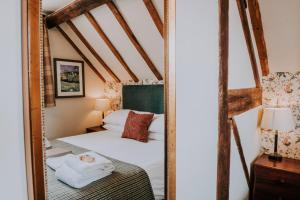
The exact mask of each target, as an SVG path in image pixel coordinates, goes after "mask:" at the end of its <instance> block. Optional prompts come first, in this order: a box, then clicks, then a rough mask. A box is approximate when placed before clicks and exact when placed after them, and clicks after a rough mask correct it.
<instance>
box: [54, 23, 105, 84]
mask: <svg viewBox="0 0 300 200" xmlns="http://www.w3.org/2000/svg"><path fill="white" fill-rule="evenodd" d="M56 28H57V30H58V31H59V32H60V33H61V34H62V35H63V36H64V38H65V39H66V40H67V41H68V42H69V44H70V45H71V46H72V47H73V48H74V50H75V51H76V52H77V53H78V54H79V55H80V56H81V58H82V59H83V60H84V62H86V63H87V64H88V66H89V67H90V68H91V70H93V71H94V72H95V74H96V75H97V76H98V77H99V78H100V79H101V80H102V81H103V82H106V80H105V78H104V77H103V76H102V75H101V74H100V72H99V71H98V70H97V69H96V68H95V66H94V65H93V64H92V63H91V61H90V60H89V59H88V58H87V57H86V56H85V55H84V54H83V53H82V51H81V50H80V49H79V48H78V47H77V46H76V44H75V43H74V42H73V41H72V39H71V38H70V37H69V36H68V35H67V34H66V33H65V31H64V30H62V28H60V27H59V26H57V27H56Z"/></svg>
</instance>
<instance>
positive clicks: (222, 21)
mask: <svg viewBox="0 0 300 200" xmlns="http://www.w3.org/2000/svg"><path fill="white" fill-rule="evenodd" d="M228 29H229V0H219V120H218V161H217V190H216V191H217V194H216V196H217V200H228V199H229V182H230V138H231V134H230V126H229V121H228V53H229V45H228V36H229V31H228Z"/></svg>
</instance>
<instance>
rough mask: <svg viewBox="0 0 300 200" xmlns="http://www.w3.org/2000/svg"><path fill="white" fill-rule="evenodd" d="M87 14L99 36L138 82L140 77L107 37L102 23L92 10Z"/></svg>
mask: <svg viewBox="0 0 300 200" xmlns="http://www.w3.org/2000/svg"><path fill="white" fill-rule="evenodd" d="M85 16H86V17H87V19H88V20H89V22H90V23H91V24H92V26H93V27H94V29H95V30H96V31H97V33H98V34H99V36H100V37H101V38H102V40H103V41H104V42H105V44H106V45H107V46H108V47H109V49H110V50H111V52H112V53H113V54H114V55H115V56H116V58H117V59H118V61H119V62H120V63H121V65H122V66H123V67H124V69H125V70H126V71H127V72H128V74H129V75H130V77H131V78H132V80H134V81H135V82H138V81H139V79H138V78H137V76H136V75H135V74H134V73H133V72H132V70H131V69H130V68H129V66H128V65H127V63H126V62H125V60H124V58H123V57H122V56H121V54H120V53H119V51H118V50H117V49H116V47H115V46H114V45H113V44H112V42H111V41H110V40H109V38H108V37H107V35H106V34H105V33H104V31H103V30H102V28H101V27H100V25H99V24H98V22H97V21H96V19H95V18H94V16H93V15H92V14H91V13H90V12H87V13H85Z"/></svg>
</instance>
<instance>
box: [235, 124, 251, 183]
mask: <svg viewBox="0 0 300 200" xmlns="http://www.w3.org/2000/svg"><path fill="white" fill-rule="evenodd" d="M231 126H232V132H233V135H234V139H235V143H236V145H237V149H238V152H239V155H240V159H241V162H242V166H243V170H244V174H245V177H246V180H247V184H248V187H249V189H250V175H249V171H248V167H247V163H246V159H245V155H244V151H243V146H242V143H241V138H240V134H239V130H238V127H237V125H236V122H235V119H234V118H232V119H231Z"/></svg>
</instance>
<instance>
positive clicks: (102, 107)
mask: <svg viewBox="0 0 300 200" xmlns="http://www.w3.org/2000/svg"><path fill="white" fill-rule="evenodd" d="M95 110H98V111H101V112H102V124H101V125H103V119H104V114H105V112H106V111H108V110H110V100H109V99H96V103H95Z"/></svg>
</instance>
